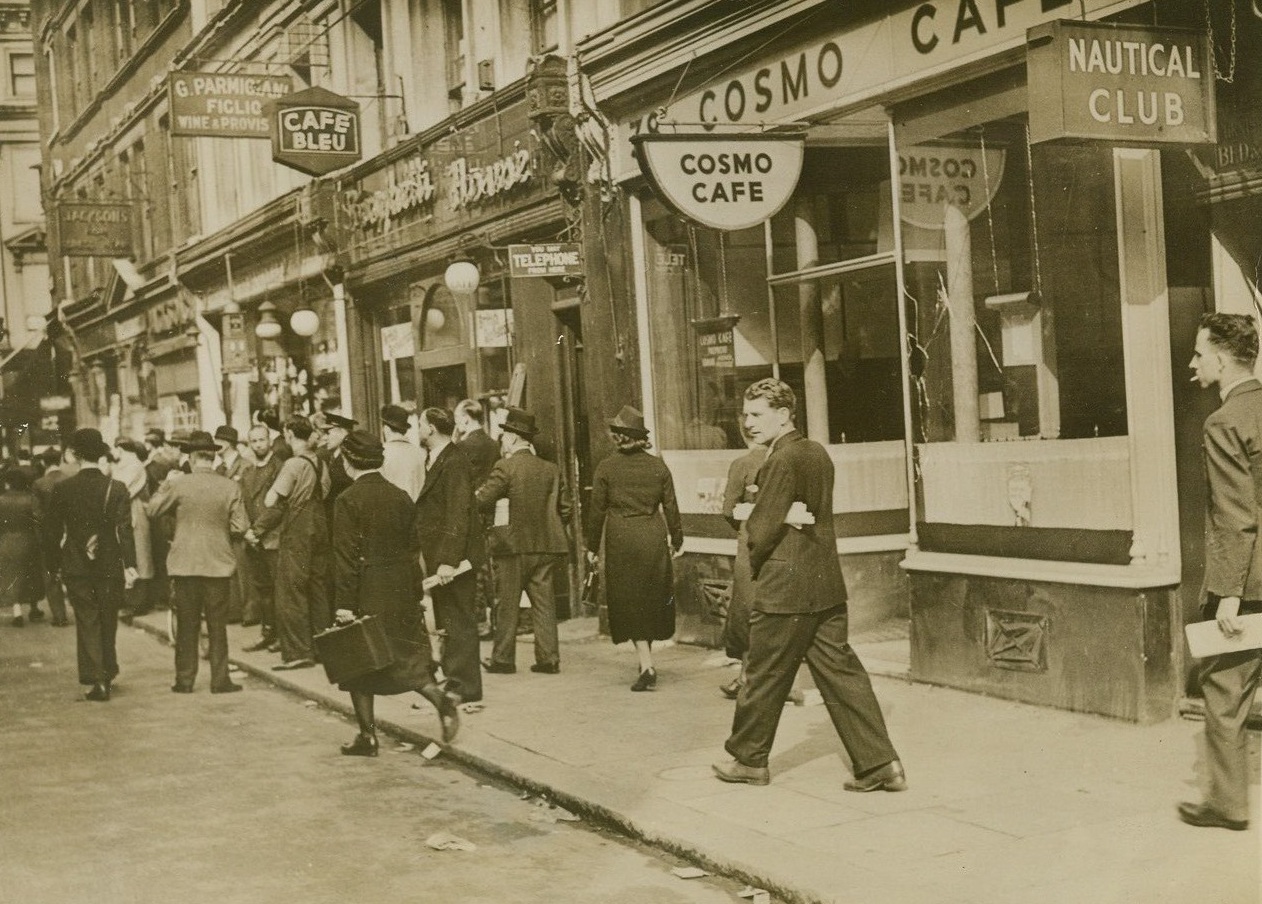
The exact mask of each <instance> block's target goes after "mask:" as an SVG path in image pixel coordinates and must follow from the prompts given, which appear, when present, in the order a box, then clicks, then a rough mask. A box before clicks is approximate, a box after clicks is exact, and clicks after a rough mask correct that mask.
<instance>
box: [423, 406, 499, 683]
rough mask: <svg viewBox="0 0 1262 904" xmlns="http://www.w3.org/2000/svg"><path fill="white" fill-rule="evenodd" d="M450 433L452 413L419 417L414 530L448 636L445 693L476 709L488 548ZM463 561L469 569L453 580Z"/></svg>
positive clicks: (432, 411) (466, 470) (466, 467)
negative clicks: (421, 476) (422, 464)
mask: <svg viewBox="0 0 1262 904" xmlns="http://www.w3.org/2000/svg"><path fill="white" fill-rule="evenodd" d="M454 428H455V423H454V422H453V420H452V416H451V412H449V411H448V410H447V409H445V408H426V409H425V410H424V411H422V412H421V418H420V437H421V445H422V446H424V447H425V450H426V452H427V453H428V458H429V462H428V467H427V469H426V472H425V486H423V487H422V488H421V495H420V496H419V497H418V498H417V500H416V528H417V533H418V536H419V537H420V541H421V556H422V558H423V559H424V560H425V568H426V570H427V571H428V572H429V574H431V575H434V576H436V577H437V578H438V580H439V582H440V583H439V585H438V586H437V587H435V588H434V589H433V591H432V595H433V598H434V615H435V618H436V620H437V622H438V624H439V626H440V627H442V628H443V629H445V630H446V632H447V641H446V643H445V644H443V655H442V665H443V674H444V675H445V676H446V677H447V690H448V691H450V692H452V693H455V694H457V695H459V697H460V699H461V701H462V702H464V703H476V702H477V701H479V700H481V699H482V669H481V666H480V665H479V663H478V658H479V656H478V612H477V604H476V601H475V599H474V590H475V586H476V584H475V580H476V578H475V572H476V571H477V568H478V566H480V565H481V564H482V562H483V561H484V560H485V558H486V545H485V540H484V538H483V536H482V522H481V520H480V519H479V516H478V510H477V500H476V499H475V498H474V495H473V494H474V490H475V489H476V488H475V487H474V485H473V469H472V466H471V465H470V464H469V459H468V458H466V457H465V455H464V454H463V453H461V452H460V451H459V450H458V449H456V447H455V446H453V445H452V442H451V434H452V430H453V429H454ZM465 560H468V562H469V564H470V565H471V566H472V568H471V569H470V570H469V571H466V572H464V573H462V574H456V568H457V567H458V566H459V565H460V563H461V562H462V561H465Z"/></svg>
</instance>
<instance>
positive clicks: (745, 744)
mask: <svg viewBox="0 0 1262 904" xmlns="http://www.w3.org/2000/svg"><path fill="white" fill-rule="evenodd" d="M796 410H797V398H796V397H795V395H794V393H793V390H792V388H790V386H789V385H788V384H787V383H784V382H782V381H780V380H775V379H770V378H769V379H765V380H759V381H758V382H757V383H754V384H753V385H752V386H750V387H749V388H748V389H746V390H745V403H744V424H745V430H746V432H747V433H748V435H749V437H750V439H752V440H753V441H754V442H756V443H758V444H759V445H762V446H766V447H767V459H766V461H765V462H763V465H762V467H761V468H760V469H759V470H758V476H757V478H756V486H757V490H756V492H755V493H754V500H755V501H754V505H753V509H752V511H751V512H750V513H749V520H748V522H747V524H746V530H747V532H748V540H747V543H748V546H749V563H750V570H751V572H752V574H753V579H754V585H753V590H754V593H753V600H752V602H751V607H750V608H751V612H750V616H749V665H748V668H747V672H746V684H745V686H744V687H743V688H741V689H740V692H739V694H738V695H737V698H736V713H735V715H734V716H733V718H732V733H731V736H730V737H729V738H728V739H727V743H726V744H725V745H724V746H725V747H726V749H727V752H728V753H730V754H731V755H732V757H733V759H732V760H731V761H730V762H728V763H716V764H715V765H714V767H713V769H714V773H715V775H716V776H717V777H718V778H719V779H721V780H722V781H725V782H743V783H745V784H750V785H765V784H767V783H768V782H769V781H770V780H771V776H770V773H769V772H768V770H767V760H768V758H769V756H770V754H771V746H772V744H773V743H774V741H775V737H776V728H777V726H778V725H779V722H780V713H781V712H782V711H783V709H784V703H785V700H786V698H787V697H788V695H789V691H790V690H792V688H793V679H794V676H796V675H797V671H798V667H799V666H800V665H801V664H802V662H803V661H804V660H805V662H806V665H807V667H808V668H809V669H810V670H811V675H812V676H813V677H814V678H815V684H816V685H817V686H818V687H819V691H820V693H821V694H822V695H823V698H824V703H825V704H826V705H827V707H828V715H829V716H830V717H831V718H832V721H833V727H834V728H835V729H836V730H837V735H838V737H840V738H841V742H842V744H843V745H845V748H846V752H847V753H848V754H849V755H850V762H851V767H852V768H853V770H854V780H853V781H849V782H846V783H845V786H844V787H845V789H846V790H847V791H880V790H884V791H903V790H905V789H906V787H907V780H906V778H905V776H904V774H903V766H902V763H900V762H899V759H898V754H897V753H896V752H895V750H894V745H893V744H892V743H891V742H890V738H889V733H888V732H887V730H886V728H885V718H884V716H882V714H881V706H880V704H879V703H878V702H877V699H876V694H875V693H873V691H872V682H871V680H870V679H869V678H868V673H867V671H866V670H865V669H864V668H863V663H861V662H860V661H859V657H858V656H856V655H855V652H854V650H852V649H851V648H850V644H849V642H848V636H847V628H848V620H847V610H846V585H845V581H844V580H843V579H842V575H841V565H840V564H839V563H838V561H837V538H836V533H835V531H834V528H833V463H832V459H830V458H829V457H828V453H827V452H826V451H825V450H824V447H823V446H821V445H820V444H819V443H817V442H814V441H812V440H809V439H807V438H806V437H804V436H802V434H800V433H798V432H797V430H796V429H795V428H794V426H793V416H794V412H795V411H796Z"/></svg>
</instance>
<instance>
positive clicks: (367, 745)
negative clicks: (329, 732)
mask: <svg viewBox="0 0 1262 904" xmlns="http://www.w3.org/2000/svg"><path fill="white" fill-rule="evenodd" d="M376 755H377V736H376V735H375V734H364V733H362V732H361V733H359V734H357V735H355V740H353V741H351V742H350V743H349V744H343V745H342V756H376Z"/></svg>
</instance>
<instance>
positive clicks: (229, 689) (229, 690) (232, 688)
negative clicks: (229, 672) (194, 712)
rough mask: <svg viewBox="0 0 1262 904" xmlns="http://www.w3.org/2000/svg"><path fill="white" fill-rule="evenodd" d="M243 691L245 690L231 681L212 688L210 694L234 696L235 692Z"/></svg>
mask: <svg viewBox="0 0 1262 904" xmlns="http://www.w3.org/2000/svg"><path fill="white" fill-rule="evenodd" d="M243 690H245V688H243V687H242V686H241V685H239V684H233V683H232V682H231V681H229V682H228V683H227V684H225V685H223V686H221V687H212V688H211V689H210V692H211V693H212V694H235V693H236V692H237V691H243Z"/></svg>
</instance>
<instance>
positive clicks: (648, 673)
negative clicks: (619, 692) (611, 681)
mask: <svg viewBox="0 0 1262 904" xmlns="http://www.w3.org/2000/svg"><path fill="white" fill-rule="evenodd" d="M655 687H657V670H656V669H645V670H644V671H642V672H641V673H640V677H639V678H637V679H635V684H633V685H631V690H633V691H651V690H653V688H655Z"/></svg>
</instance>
